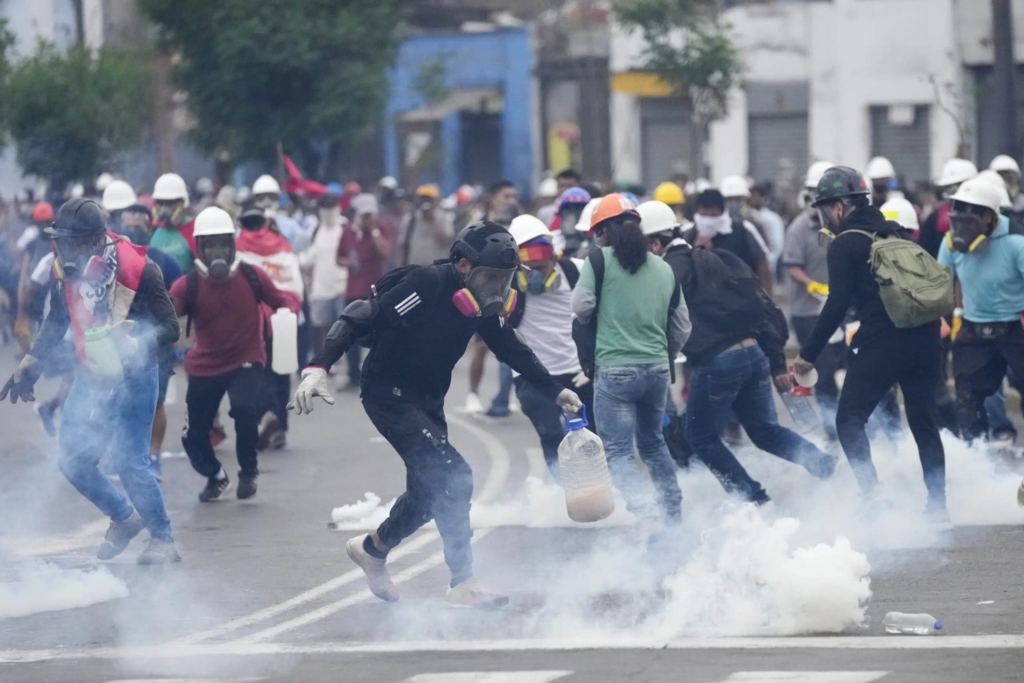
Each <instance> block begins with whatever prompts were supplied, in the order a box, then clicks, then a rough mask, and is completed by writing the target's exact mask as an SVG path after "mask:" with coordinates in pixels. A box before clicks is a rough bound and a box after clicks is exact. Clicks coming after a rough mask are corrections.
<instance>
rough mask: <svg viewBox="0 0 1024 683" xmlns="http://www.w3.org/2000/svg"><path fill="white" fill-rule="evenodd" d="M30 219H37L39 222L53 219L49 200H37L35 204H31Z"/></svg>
mask: <svg viewBox="0 0 1024 683" xmlns="http://www.w3.org/2000/svg"><path fill="white" fill-rule="evenodd" d="M32 220H34V221H39V222H40V223H42V222H44V221H52V220H53V207H52V206H50V203H49V202H38V203H37V204H36V205H35V206H33V207H32Z"/></svg>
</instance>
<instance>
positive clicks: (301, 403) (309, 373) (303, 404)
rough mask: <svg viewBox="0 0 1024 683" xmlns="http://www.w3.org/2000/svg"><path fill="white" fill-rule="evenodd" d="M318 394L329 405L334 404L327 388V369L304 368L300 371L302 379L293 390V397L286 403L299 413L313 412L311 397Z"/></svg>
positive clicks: (289, 407)
mask: <svg viewBox="0 0 1024 683" xmlns="http://www.w3.org/2000/svg"><path fill="white" fill-rule="evenodd" d="M314 396H319V397H320V398H322V399H323V400H324V403H326V404H327V405H329V406H333V405H334V397H333V396H331V391H330V389H328V388H327V371H326V370H324V369H323V368H306V369H305V370H303V371H302V381H301V382H299V388H298V389H297V390H296V391H295V398H293V399H292V400H291V401H290V402H289V403H288V410H291V409H292V408H294V409H295V412H296V413H298V414H299V415H302V414H303V413H312V412H313V397H314Z"/></svg>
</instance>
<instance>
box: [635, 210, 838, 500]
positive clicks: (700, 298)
mask: <svg viewBox="0 0 1024 683" xmlns="http://www.w3.org/2000/svg"><path fill="white" fill-rule="evenodd" d="M656 204H657V203H656V202H647V203H645V204H643V205H641V206H640V209H639V211H640V215H641V217H642V220H643V221H644V224H643V227H644V231H645V233H646V234H647V235H648V238H649V240H650V244H651V249H652V251H653V252H654V253H655V254H658V255H661V256H662V257H663V258H664V259H665V262H666V263H668V264H669V265H670V266H672V270H673V272H674V273H675V275H676V281H677V282H678V283H679V284H680V286H681V287H682V289H683V298H684V299H685V300H686V302H687V306H688V307H689V310H690V321H691V323H692V324H693V332H692V334H691V335H690V338H689V340H688V341H687V343H686V345H685V346H684V347H683V353H684V354H686V359H687V363H688V365H689V367H690V368H691V370H692V374H691V376H690V386H689V393H688V395H687V401H686V417H685V419H686V441H687V442H688V444H689V446H690V448H692V449H693V454H694V455H695V456H696V457H697V458H698V459H699V460H700V461H701V462H703V463H704V464H706V465H707V466H708V469H710V470H711V471H712V472H713V473H714V474H715V476H716V477H717V478H718V480H719V481H720V482H721V484H722V486H723V487H724V488H725V490H726V491H729V492H736V493H739V494H740V495H742V496H743V497H745V498H746V499H747V500H750V501H752V502H755V503H757V504H759V505H760V504H763V503H767V502H768V501H769V500H770V498H769V497H768V494H767V493H766V492H765V490H764V487H762V486H761V484H760V483H758V482H757V481H755V480H754V479H753V478H752V477H751V476H750V475H749V474H748V473H747V471H746V470H745V469H744V468H743V465H741V464H740V463H739V461H738V460H737V459H736V456H734V455H733V454H732V452H731V451H729V449H728V447H726V445H725V444H724V443H723V442H722V439H721V436H720V434H721V431H722V427H723V426H724V423H725V420H726V419H727V418H728V417H729V415H730V412H732V413H735V415H736V417H737V418H738V419H739V422H740V424H742V425H743V427H744V428H745V429H746V431H747V434H748V435H749V436H750V439H751V441H753V442H754V445H755V446H757V447H758V448H760V449H762V450H764V451H767V452H769V453H771V454H773V455H776V456H778V457H780V458H783V459H784V460H789V461H791V462H795V463H797V464H800V465H802V466H803V467H805V468H806V469H807V470H808V471H809V472H810V473H811V474H813V475H814V476H816V477H818V478H820V479H827V478H829V477H831V476H832V473H833V472H834V471H835V466H836V458H835V457H833V456H830V455H828V454H826V453H823V452H821V451H820V450H819V449H818V448H817V447H816V446H814V444H812V443H810V442H809V441H807V440H806V439H804V438H803V437H801V436H799V435H798V434H796V433H795V432H793V431H791V430H789V429H786V428H785V427H783V426H781V425H780V424H779V420H778V414H777V413H776V412H775V402H774V398H773V396H772V394H771V389H772V384H774V385H775V387H776V389H778V391H780V392H788V391H790V389H791V388H792V378H791V376H790V375H789V373H788V372H787V371H786V356H785V353H784V351H783V347H784V344H785V338H786V336H788V331H787V330H786V322H785V317H784V316H783V315H782V312H781V311H779V310H778V309H777V308H776V307H775V306H774V304H773V303H772V302H771V300H770V298H768V297H767V295H766V294H763V291H762V290H761V289H760V288H759V286H758V283H757V281H756V280H755V278H754V273H753V272H752V271H751V270H750V268H749V267H748V266H747V265H746V264H745V263H744V262H743V261H742V260H740V258H739V257H738V256H736V255H735V254H733V253H732V252H730V251H727V250H725V249H714V248H712V249H693V248H691V247H690V246H689V244H687V243H686V242H685V241H684V240H681V239H678V232H677V230H678V228H676V227H672V226H667V228H666V221H667V219H668V216H669V214H670V213H671V210H670V209H668V207H667V206H664V205H662V206H664V208H662V207H659V206H656ZM651 205H655V206H651ZM659 217H664V218H663V219H662V220H659ZM777 326H780V327H781V329H778V327H777ZM712 386H714V388H715V391H714V392H712V391H711V387H712Z"/></svg>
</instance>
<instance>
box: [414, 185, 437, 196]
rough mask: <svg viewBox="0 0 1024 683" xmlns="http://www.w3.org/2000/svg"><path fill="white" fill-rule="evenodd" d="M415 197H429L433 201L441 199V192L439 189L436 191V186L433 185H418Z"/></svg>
mask: <svg viewBox="0 0 1024 683" xmlns="http://www.w3.org/2000/svg"><path fill="white" fill-rule="evenodd" d="M416 196H417V197H431V198H433V199H440V198H441V191H440V190H439V189H437V185H434V184H429V185H420V186H419V187H417V188H416Z"/></svg>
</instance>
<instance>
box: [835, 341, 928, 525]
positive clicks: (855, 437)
mask: <svg viewBox="0 0 1024 683" xmlns="http://www.w3.org/2000/svg"><path fill="white" fill-rule="evenodd" d="M932 327H933V326H928V328H927V329H922V328H917V329H914V330H912V331H907V332H909V333H903V331H900V332H899V333H897V334H894V335H892V336H891V337H888V338H886V339H884V340H879V341H877V342H873V343H870V344H867V345H865V346H862V347H860V349H859V350H858V351H857V352H856V353H854V354H851V360H850V368H849V370H848V371H847V374H846V382H845V383H844V384H843V393H842V395H841V396H840V398H839V410H838V412H837V413H836V431H837V432H838V433H839V442H840V443H841V444H842V446H843V451H844V452H845V453H846V457H847V458H848V459H849V461H850V466H851V467H852V468H853V473H854V475H855V476H856V477H857V483H858V484H860V488H861V490H862V491H864V492H868V491H870V490H871V489H873V488H874V487H875V485H876V484H877V483H878V474H877V472H875V466H874V464H873V463H872V462H871V444H870V443H869V442H868V437H867V432H866V431H865V429H864V426H865V424H866V423H867V421H868V418H869V417H870V416H871V413H872V412H873V411H874V410H875V407H876V406H877V405H878V403H879V401H881V400H882V398H883V397H884V396H885V395H886V393H887V392H888V391H889V390H890V389H891V388H892V386H893V384H895V383H897V382H898V383H899V385H900V388H901V389H902V390H903V397H904V399H905V401H904V405H905V406H906V411H907V422H908V423H909V424H910V431H911V433H912V434H913V435H914V440H915V441H916V442H917V449H918V452H919V456H920V458H921V467H922V469H923V470H924V483H925V486H927V488H928V503H929V507H930V508H940V507H944V506H945V504H946V455H945V451H943V448H942V441H941V439H940V438H939V428H938V426H937V425H936V422H935V386H936V384H937V382H938V377H939V373H940V372H941V370H940V367H939V364H940V363H941V361H942V347H941V345H940V343H939V332H938V328H937V327H936V328H935V330H934V332H935V334H934V335H932V334H931V332H932Z"/></svg>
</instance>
